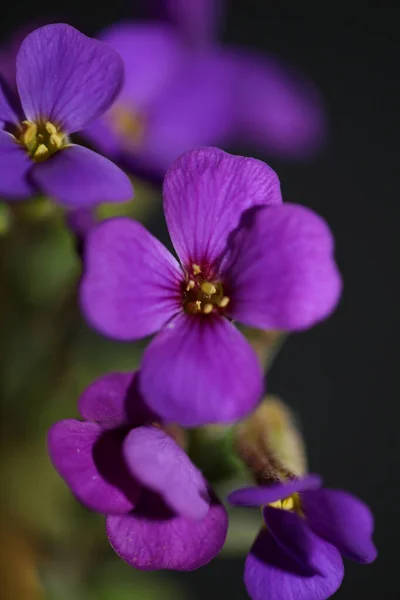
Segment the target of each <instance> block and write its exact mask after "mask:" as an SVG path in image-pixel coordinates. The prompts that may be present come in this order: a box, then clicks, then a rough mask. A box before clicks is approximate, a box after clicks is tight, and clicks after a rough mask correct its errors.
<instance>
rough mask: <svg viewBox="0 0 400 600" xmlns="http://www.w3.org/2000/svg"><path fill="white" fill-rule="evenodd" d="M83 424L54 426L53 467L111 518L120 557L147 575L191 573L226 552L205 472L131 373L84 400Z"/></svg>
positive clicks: (106, 380) (107, 379) (99, 384)
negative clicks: (148, 406) (149, 407)
mask: <svg viewBox="0 0 400 600" xmlns="http://www.w3.org/2000/svg"><path fill="white" fill-rule="evenodd" d="M79 412H80V413H81V415H82V417H83V419H84V421H83V422H82V421H77V420H75V419H68V420H65V421H60V422H59V423H56V424H55V425H53V427H52V428H51V430H50V432H49V436H48V444H49V452H50V457H51V460H52V462H53V464H54V467H55V468H56V470H57V471H58V473H59V474H60V475H61V477H62V478H63V479H64V480H65V481H66V483H67V484H68V486H69V487H70V488H71V490H72V492H73V493H74V494H75V496H76V497H77V498H78V500H80V501H81V502H82V503H83V504H85V505H86V506H87V507H88V508H90V509H91V510H94V511H97V512H100V513H103V514H105V515H106V529H107V535H108V539H109V541H110V543H111V545H112V547H113V548H114V550H115V551H116V552H117V554H118V555H119V556H120V557H121V558H122V559H123V560H125V561H126V562H128V563H129V564H131V565H132V566H134V567H136V568H137V569H142V570H155V569H174V570H178V571H189V570H192V569H197V568H198V567H201V566H202V565H204V564H206V563H208V562H209V561H210V560H212V559H213V558H214V556H216V554H218V552H219V551H220V550H221V548H222V546H223V544H224V541H225V537H226V533H227V527H228V522H227V515H226V511H225V509H224V507H223V505H222V504H221V503H220V502H219V501H218V499H217V498H216V497H215V495H214V494H213V493H212V491H211V490H209V488H208V486H207V483H206V481H205V480H204V478H203V476H202V474H201V473H200V471H199V470H198V469H197V468H196V467H195V466H194V465H193V464H192V463H191V461H190V460H189V458H188V456H187V455H186V454H185V452H184V451H183V450H182V449H181V448H180V446H179V445H178V444H177V443H176V442H175V441H174V440H173V439H172V437H170V436H169V435H168V434H167V433H166V432H165V431H163V429H162V426H161V425H160V424H158V425H157V426H155V425H154V424H153V425H152V424H151V423H154V422H155V421H158V422H159V419H157V417H155V415H153V414H151V413H150V412H149V411H148V410H147V409H146V407H145V406H144V404H143V402H142V400H141V398H140V396H139V395H138V392H137V389H136V376H135V374H131V373H126V374H122V373H112V374H109V375H106V376H104V377H102V378H100V379H98V380H97V381H95V382H94V383H93V384H92V385H90V386H89V387H88V388H87V389H86V391H85V392H84V393H83V395H82V396H81V398H80V400H79Z"/></svg>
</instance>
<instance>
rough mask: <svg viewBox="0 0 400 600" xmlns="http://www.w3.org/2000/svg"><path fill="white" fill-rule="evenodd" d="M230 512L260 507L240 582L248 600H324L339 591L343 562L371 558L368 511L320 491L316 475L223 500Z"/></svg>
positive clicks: (346, 498) (342, 496)
mask: <svg viewBox="0 0 400 600" xmlns="http://www.w3.org/2000/svg"><path fill="white" fill-rule="evenodd" d="M228 500H229V502H230V503H231V504H232V505H234V506H250V507H255V506H261V507H262V513H263V517H264V521H265V526H264V527H263V528H262V529H261V531H260V533H259V535H258V537H257V539H256V541H255V543H254V545H253V547H252V549H251V551H250V554H249V555H248V557H247V560H246V565H245V573H244V581H245V585H246V588H247V591H248V593H249V595H250V597H251V598H252V600H267V598H274V600H287V599H288V598H295V599H296V600H324V599H325V598H329V596H331V595H332V594H333V593H334V592H335V591H336V590H337V589H338V588H339V586H340V584H341V582H342V579H343V574H344V570H343V562H342V559H341V556H340V555H341V554H343V556H345V557H347V558H350V559H352V560H355V561H357V562H360V563H370V562H372V561H373V560H375V558H376V548H375V546H374V544H373V542H372V532H373V517H372V514H371V511H370V510H369V508H368V507H367V506H366V505H365V504H364V503H363V502H361V500H359V499H358V498H355V497H354V496H352V495H351V494H349V493H347V492H344V491H341V490H331V489H321V480H320V478H319V477H317V476H315V475H308V476H306V477H304V478H302V479H297V480H292V481H289V482H286V483H277V484H275V485H272V486H269V487H249V488H242V489H239V490H236V491H234V492H232V493H231V494H230V495H229V497H228Z"/></svg>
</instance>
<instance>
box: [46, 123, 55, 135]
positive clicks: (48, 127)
mask: <svg viewBox="0 0 400 600" xmlns="http://www.w3.org/2000/svg"><path fill="white" fill-rule="evenodd" d="M45 129H46V131H47V133H49V134H50V135H58V131H57V127H56V126H55V125H53V123H50V121H47V122H46V125H45Z"/></svg>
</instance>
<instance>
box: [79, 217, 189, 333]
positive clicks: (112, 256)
mask: <svg viewBox="0 0 400 600" xmlns="http://www.w3.org/2000/svg"><path fill="white" fill-rule="evenodd" d="M85 258H86V260H85V273H84V276H83V280H82V287H81V305H82V309H83V312H84V314H85V316H86V318H87V319H88V321H89V322H90V323H91V325H93V327H95V328H96V329H98V330H99V331H101V332H102V333H104V334H105V335H109V336H110V337H113V338H116V339H121V340H130V339H138V338H142V337H144V336H147V335H150V334H152V333H155V332H156V331H158V330H159V329H160V328H161V327H163V325H165V323H166V322H167V321H168V320H169V319H171V318H172V317H173V316H174V315H175V314H176V313H177V312H178V311H179V310H180V280H181V279H182V278H183V274H182V271H181V269H180V267H179V265H178V263H177V262H176V260H175V259H174V257H173V256H172V254H170V253H169V252H168V250H166V248H165V247H164V246H163V245H162V244H161V243H160V242H159V241H158V240H157V239H156V238H155V237H153V236H152V235H151V234H150V233H149V232H148V231H147V230H146V229H145V228H144V227H143V225H141V224H140V223H137V222H136V221H131V220H130V219H125V218H117V219H111V220H109V221H106V222H105V223H102V224H101V225H99V226H98V227H96V228H95V229H93V230H92V231H91V232H90V233H89V235H88V236H87V240H86V256H85Z"/></svg>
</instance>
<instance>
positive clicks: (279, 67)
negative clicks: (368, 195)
mask: <svg viewBox="0 0 400 600" xmlns="http://www.w3.org/2000/svg"><path fill="white" fill-rule="evenodd" d="M227 59H229V60H230V61H231V62H232V64H233V66H234V68H235V69H236V73H237V75H236V81H237V91H236V94H237V95H236V102H237V111H238V112H237V116H238V131H237V138H238V140H239V141H246V140H247V142H248V143H250V144H254V145H256V146H258V147H259V148H261V149H263V150H267V151H268V152H271V153H274V154H278V155H279V156H282V157H285V158H303V157H305V156H307V155H310V154H313V153H315V152H316V151H317V150H318V149H320V147H321V146H322V144H323V142H324V141H325V139H326V137H327V123H326V114H325V110H324V106H323V103H322V100H321V97H320V95H319V93H318V91H317V89H316V87H315V86H314V85H313V84H312V83H311V82H310V81H309V80H307V78H306V77H304V76H303V75H301V74H300V73H298V72H296V71H295V70H294V69H292V68H290V67H289V66H288V65H285V64H284V63H281V62H279V61H277V60H275V59H274V58H272V57H267V56H258V55H251V54H248V53H245V52H243V51H237V52H231V53H230V54H228V53H227Z"/></svg>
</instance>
